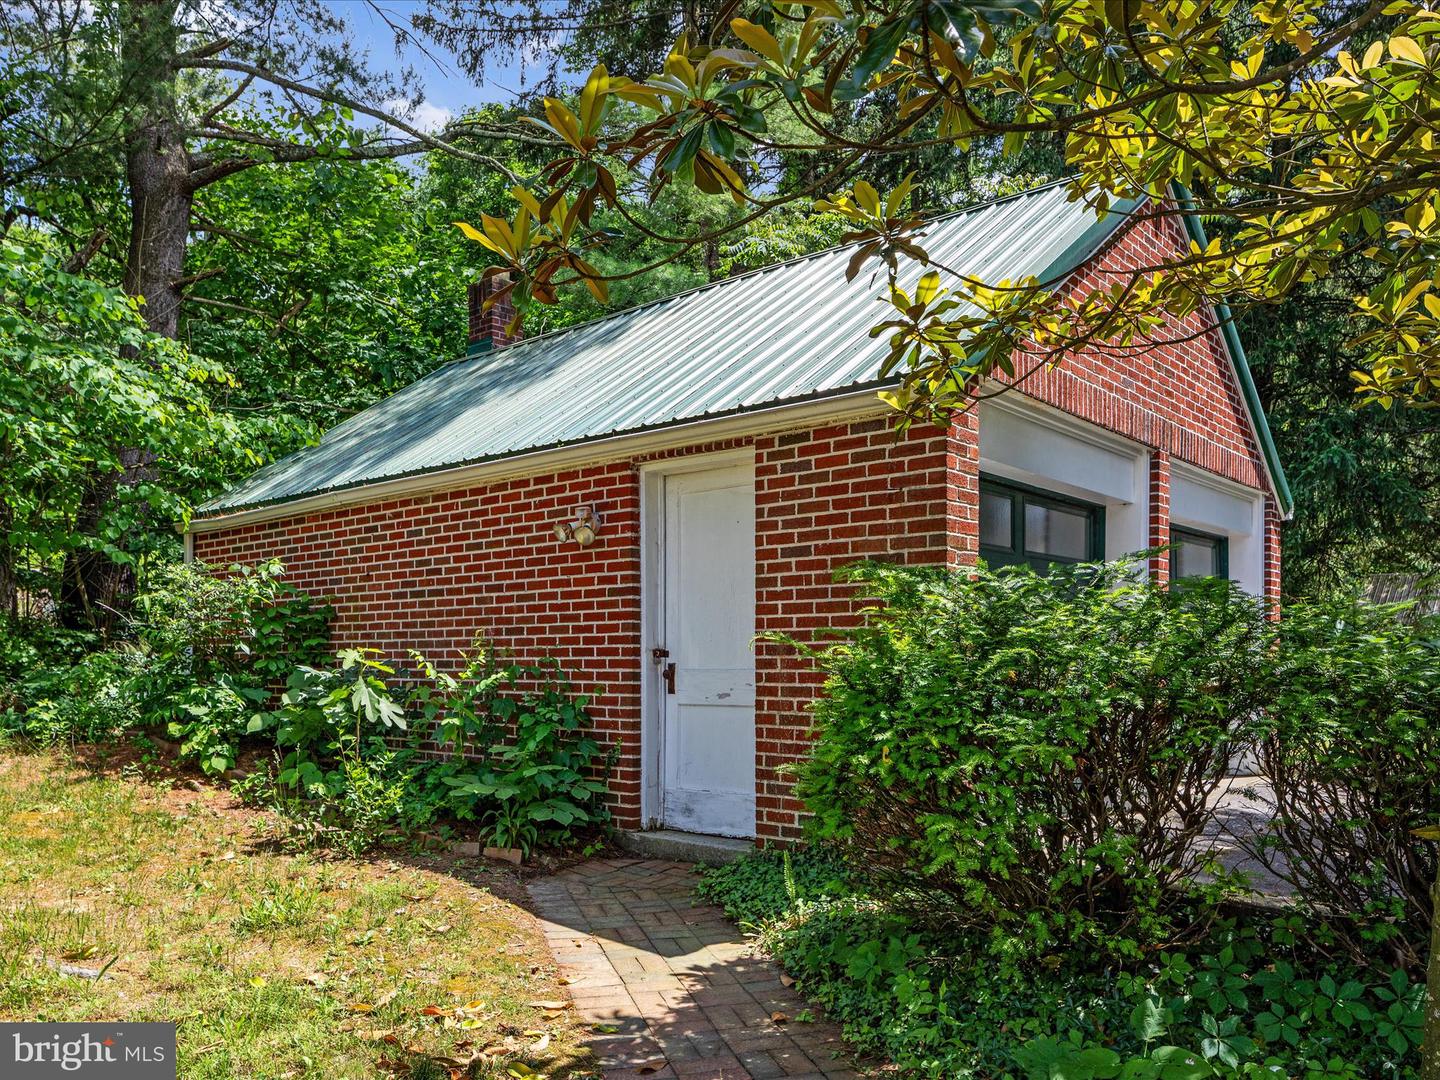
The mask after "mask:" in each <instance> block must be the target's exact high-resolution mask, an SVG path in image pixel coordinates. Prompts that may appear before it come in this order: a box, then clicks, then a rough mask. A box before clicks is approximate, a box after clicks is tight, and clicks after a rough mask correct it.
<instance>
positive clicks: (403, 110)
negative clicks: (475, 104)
mask: <svg viewBox="0 0 1440 1080" xmlns="http://www.w3.org/2000/svg"><path fill="white" fill-rule="evenodd" d="M384 108H385V110H386V111H387V112H389V113H393V114H394V115H395V116H398V117H400V119H402V120H404V121H405V122H406V123H408V124H410V125H411V126H413V127H417V128H419V129H420V130H421V131H439V130H440V129H441V128H443V127H444V126H445V125H446V124H448V123H449V122H450V121H451V120H452V119H454V117H455V114H454V113H452V112H451V111H450V110H449V109H447V108H445V106H443V105H436V104H433V103H432V102H429V101H422V102H421V103H420V104H419V105H414V106H412V105H410V104H409V103H408V102H406V101H405V99H404V98H393V99H391V100H390V101H387V102H385V103H384Z"/></svg>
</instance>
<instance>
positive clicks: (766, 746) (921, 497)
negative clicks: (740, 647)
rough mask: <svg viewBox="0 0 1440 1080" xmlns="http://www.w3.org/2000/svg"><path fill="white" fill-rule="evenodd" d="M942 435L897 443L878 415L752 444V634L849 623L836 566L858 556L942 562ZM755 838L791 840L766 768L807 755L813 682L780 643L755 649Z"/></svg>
mask: <svg viewBox="0 0 1440 1080" xmlns="http://www.w3.org/2000/svg"><path fill="white" fill-rule="evenodd" d="M945 444H946V438H945V433H944V432H942V431H940V430H938V429H935V428H929V427H915V428H912V429H911V430H910V432H909V433H908V434H907V435H906V436H904V437H903V438H897V436H896V434H895V432H894V431H893V430H892V429H891V427H890V425H889V424H888V423H887V422H886V421H885V420H883V419H881V420H868V421H864V422H862V423H855V424H848V425H844V426H836V427H829V428H820V429H817V430H814V431H802V432H794V433H791V434H787V435H778V436H771V437H767V438H764V439H760V440H757V441H756V444H755V502H756V506H755V514H756V522H755V562H756V566H755V571H756V575H755V579H756V597H755V601H756V607H755V612H756V619H755V621H756V629H757V631H758V632H759V633H762V634H764V633H780V634H785V635H787V636H789V637H794V638H798V639H800V640H814V638H815V635H816V632H817V631H820V630H823V629H824V628H826V627H830V626H842V625H847V624H852V623H853V622H854V620H855V615H854V612H855V604H854V603H853V602H852V600H851V596H852V593H853V589H852V588H851V587H850V586H847V585H840V584H837V583H836V582H835V580H834V578H835V571H836V570H838V569H839V568H840V567H842V566H844V565H846V564H848V563H852V562H855V561H856V560H858V559H863V558H885V559H889V560H891V561H897V562H909V563H943V562H944V561H945V557H946V551H947V548H948V540H947V528H948V525H947V510H946V508H947V505H948V504H947V501H946V491H947V483H948V474H947V470H946V456H945ZM755 676H756V678H755V684H756V697H755V747H756V757H757V759H758V760H757V762H756V819H757V820H756V832H757V834H758V835H760V836H765V837H793V836H795V835H798V833H799V825H800V820H799V817H800V812H801V807H800V804H799V802H798V801H797V800H796V799H795V798H794V796H793V795H792V794H791V788H792V782H791V780H790V778H789V777H787V776H782V775H781V774H779V773H778V772H777V771H776V768H777V766H779V765H782V764H785V763H787V762H792V761H795V760H797V759H799V758H801V757H803V756H804V755H805V753H806V748H805V747H806V742H807V740H808V734H807V732H808V728H809V718H808V713H807V706H808V704H809V702H810V701H811V700H812V699H813V698H814V697H815V693H816V690H817V688H818V687H819V685H820V680H819V678H818V676H817V675H816V673H815V672H814V671H813V670H812V669H811V668H810V667H809V665H807V664H806V663H804V662H803V661H802V660H800V659H799V658H798V657H797V656H796V655H795V653H794V651H793V650H792V649H791V648H789V647H788V646H785V645H781V644H777V643H774V642H766V641H761V642H758V643H757V645H756V649H755Z"/></svg>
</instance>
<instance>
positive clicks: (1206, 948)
mask: <svg viewBox="0 0 1440 1080" xmlns="http://www.w3.org/2000/svg"><path fill="white" fill-rule="evenodd" d="M808 861H809V856H807V855H805V854H799V855H797V856H796V857H795V860H794V866H795V877H796V878H797V879H801V878H803V877H805V876H808V873H809V872H808V871H806V870H804V869H802V868H803V867H805V865H806V863H807V862H808ZM828 861H829V860H828V858H826V857H821V860H820V861H819V865H818V867H817V869H819V870H821V872H822V874H823V868H824V867H825V866H826V864H827V863H828ZM777 865H779V866H781V867H782V868H783V865H784V864H783V861H781V860H779V859H777V858H776V857H775V856H774V855H773V854H768V855H766V854H761V855H756V856H747V857H746V858H744V859H741V860H739V861H737V862H736V863H734V864H731V865H730V866H728V867H725V868H722V869H719V870H712V871H707V873H706V874H705V876H704V879H703V882H702V886H701V889H702V894H703V895H705V896H706V897H707V898H708V899H711V900H714V901H715V902H717V903H720V904H722V905H723V906H725V907H726V908H727V909H738V908H741V907H745V906H749V905H752V904H754V902H755V897H756V895H757V889H756V883H757V882H765V883H766V887H765V889H764V893H765V897H766V899H765V901H764V903H765V905H766V906H768V907H772V908H773V907H774V906H776V905H777V904H778V899H777V896H778V895H785V896H787V898H788V897H789V896H790V895H792V891H790V890H787V889H785V887H784V885H783V883H782V884H781V885H780V888H779V890H778V893H777V890H776V888H775V885H774V882H775V877H776V875H775V873H774V869H775V867H776V866H777ZM827 876H828V875H827ZM823 888H824V891H826V892H827V893H830V894H831V898H829V899H825V900H823V901H818V902H816V901H810V900H806V899H805V898H804V897H803V896H800V895H799V892H800V890H794V891H793V895H795V899H794V900H791V901H789V902H788V904H787V906H785V907H784V908H783V910H781V911H780V913H779V914H777V915H776V916H774V917H771V918H768V919H766V920H765V921H764V922H763V924H762V928H761V941H762V943H763V944H764V946H765V947H766V949H767V950H768V951H769V952H770V953H771V954H772V955H773V956H775V957H776V958H777V959H778V960H779V961H780V962H781V963H782V965H783V966H784V967H785V968H786V970H787V971H789V972H790V974H791V975H793V976H795V977H796V978H797V980H798V981H799V988H800V989H801V990H802V991H803V992H804V993H806V994H807V995H809V996H811V997H812V998H815V999H817V1000H818V1001H819V1002H820V1003H821V1004H823V1005H824V1007H825V1009H826V1012H827V1013H828V1014H829V1015H830V1016H831V1017H832V1018H834V1019H837V1020H839V1021H840V1022H841V1023H842V1024H843V1025H844V1026H845V1029H846V1035H847V1037H848V1038H850V1039H851V1040H853V1041H854V1042H855V1043H856V1044H857V1045H858V1046H860V1047H861V1048H863V1049H866V1050H869V1051H872V1052H875V1053H877V1054H880V1055H883V1056H884V1057H886V1058H888V1059H890V1060H891V1061H893V1062H895V1063H896V1065H897V1066H898V1068H899V1070H900V1073H901V1074H902V1075H914V1076H929V1077H944V1078H947V1080H950V1078H955V1080H961V1078H973V1080H979V1078H986V1080H998V1078H1017V1080H1018V1078H1022V1077H1023V1078H1025V1080H1029V1078H1032V1077H1035V1078H1040V1077H1044V1078H1046V1080H1051V1078H1060V1077H1064V1078H1081V1077H1087V1076H1093V1077H1096V1078H1099V1077H1126V1078H1130V1080H1146V1078H1150V1080H1172V1078H1176V1077H1196V1078H1200V1077H1217V1076H1218V1077H1275V1078H1280V1077H1307V1078H1311V1080H1377V1078H1383V1077H1407V1076H1412V1075H1413V1070H1414V1066H1415V1062H1416V1057H1417V1054H1416V1047H1417V1045H1418V1042H1419V1024H1420V1020H1421V1007H1422V1005H1423V1001H1424V987H1423V985H1422V984H1420V983H1418V982H1412V981H1411V980H1410V979H1409V978H1408V977H1407V976H1406V975H1405V974H1404V973H1403V972H1401V971H1399V970H1392V971H1385V970H1375V969H1372V968H1367V967H1363V966H1359V965H1354V964H1351V963H1349V962H1346V961H1341V960H1336V959H1334V957H1333V956H1331V955H1329V954H1330V953H1331V952H1332V949H1333V944H1334V942H1333V940H1331V939H1329V938H1328V937H1327V936H1326V935H1325V934H1324V931H1323V928H1321V930H1320V931H1319V932H1318V933H1317V931H1316V929H1315V928H1314V927H1313V926H1312V925H1311V924H1310V923H1309V922H1308V921H1307V920H1305V919H1304V918H1302V917H1299V916H1295V915H1284V916H1282V915H1276V914H1274V913H1265V912H1258V911H1245V912H1242V913H1241V914H1240V915H1239V916H1233V917H1227V918H1225V919H1222V920H1219V921H1217V922H1216V923H1213V924H1212V925H1211V926H1210V928H1209V929H1208V931H1207V933H1206V935H1205V936H1204V937H1203V938H1201V939H1200V940H1197V941H1195V942H1194V943H1192V944H1190V945H1187V946H1183V947H1179V946H1177V947H1167V948H1162V949H1158V950H1155V951H1153V952H1152V953H1151V954H1150V955H1149V956H1147V958H1146V959H1145V961H1144V962H1143V963H1142V964H1139V965H1132V966H1131V967H1130V968H1129V969H1125V968H1120V967H1117V966H1115V965H1106V964H1105V963H1103V960H1102V958H1100V957H1098V956H1097V955H1096V954H1095V953H1094V952H1093V951H1090V950H1085V949H1073V950H1068V951H1066V952H1064V953H1063V954H1057V955H1056V956H1054V957H1053V958H1052V962H1051V963H1047V964H1042V965H1037V966H1035V968H1034V969H1033V970H1031V971H1027V972H1018V971H1015V970H1014V969H1010V968H1007V967H1005V966H1003V965H997V964H995V963H994V962H993V961H992V960H991V958H990V956H989V954H988V953H987V945H988V940H987V937H986V934H985V933H984V931H983V930H980V929H962V930H960V931H958V932H936V931H934V930H932V929H929V928H927V927H924V926H921V925H918V924H916V923H915V922H914V921H913V920H912V919H910V918H909V917H908V916H906V915H905V914H902V913H900V912H897V911H896V910H894V909H893V908H892V907H891V906H890V905H889V904H888V903H887V902H885V900H882V899H877V898H874V897H870V896H864V895H850V896H845V895H835V894H834V892H833V890H832V889H831V888H830V886H829V885H826V886H824V887H823ZM1087 1070H1088V1071H1087Z"/></svg>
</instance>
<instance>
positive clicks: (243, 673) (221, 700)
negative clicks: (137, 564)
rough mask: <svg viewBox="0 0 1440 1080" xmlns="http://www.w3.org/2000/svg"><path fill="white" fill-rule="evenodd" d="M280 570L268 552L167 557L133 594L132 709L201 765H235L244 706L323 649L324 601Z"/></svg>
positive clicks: (254, 704)
mask: <svg viewBox="0 0 1440 1080" xmlns="http://www.w3.org/2000/svg"><path fill="white" fill-rule="evenodd" d="M281 574H282V568H281V566H280V564H279V562H275V561H272V562H268V563H263V564H261V565H259V566H256V567H248V566H235V567H232V568H231V570H230V572H229V573H228V574H225V575H216V574H215V573H214V572H213V571H212V569H211V568H210V567H208V566H206V565H205V564H203V563H188V564H176V565H172V566H167V567H163V568H160V569H159V570H157V571H156V572H155V574H154V575H153V576H152V578H151V581H150V582H149V583H148V587H147V588H146V589H145V590H144V591H143V592H142V593H141V594H140V595H139V596H138V597H137V598H136V614H137V622H136V639H137V642H138V646H139V655H138V657H137V659H136V668H135V674H134V675H133V677H132V679H131V681H130V690H131V692H132V693H133V694H134V696H135V698H136V700H137V708H138V709H139V711H140V713H141V715H142V717H143V718H144V721H143V722H144V723H146V724H147V725H151V726H160V725H162V724H163V725H164V727H165V729H166V734H168V735H169V736H170V737H171V738H173V739H177V740H178V741H179V742H180V745H181V751H182V753H183V754H185V755H186V756H187V757H191V758H193V759H194V760H195V761H197V762H198V763H199V764H200V766H201V768H202V769H204V770H205V771H206V772H211V773H220V772H224V771H225V770H226V769H229V768H232V767H233V766H234V764H235V756H236V754H237V753H238V751H239V743H240V739H241V737H242V736H243V735H244V734H245V733H246V729H247V727H248V724H249V718H250V714H253V713H254V712H256V711H258V710H260V709H262V708H263V707H264V705H265V704H266V703H267V702H268V701H269V699H270V697H271V692H272V690H274V689H275V688H276V687H277V685H278V684H281V683H283V681H284V680H285V678H286V677H287V676H288V674H289V673H290V671H291V670H292V669H293V668H295V666H296V665H305V664H315V663H318V662H322V661H323V660H324V659H325V658H326V646H327V644H328V641H329V621H330V618H331V616H332V614H333V611H332V609H331V608H330V607H329V606H328V605H323V604H320V603H317V602H316V601H315V600H314V599H313V598H312V597H310V596H309V595H307V594H305V593H303V592H300V591H299V590H297V589H295V588H293V587H291V586H289V585H287V584H285V582H284V581H283V580H282V579H281Z"/></svg>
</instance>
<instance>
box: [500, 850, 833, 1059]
mask: <svg viewBox="0 0 1440 1080" xmlns="http://www.w3.org/2000/svg"><path fill="white" fill-rule="evenodd" d="M528 888H529V890H530V896H531V899H532V900H533V902H534V911H535V914H536V915H537V916H538V917H539V919H540V925H541V928H542V929H543V930H544V932H545V938H546V941H547V942H548V943H549V945H550V950H551V952H552V953H554V955H555V959H556V962H557V963H558V964H559V966H560V973H561V975H562V976H564V978H565V979H566V980H567V982H568V988H569V991H570V994H571V997H572V998H573V999H574V1002H575V1009H576V1011H577V1012H578V1014H579V1015H580V1017H581V1019H583V1020H584V1021H585V1022H586V1023H587V1024H588V1025H590V1026H591V1030H592V1031H593V1032H594V1033H595V1035H594V1038H593V1039H592V1040H591V1046H592V1047H593V1049H594V1051H595V1053H596V1055H597V1056H598V1057H599V1059H600V1064H601V1067H602V1068H603V1069H604V1070H605V1072H604V1075H605V1077H606V1080H631V1078H632V1077H633V1078H635V1080H665V1078H670V1077H684V1078H687V1080H689V1078H695V1080H768V1078H772V1077H791V1078H796V1080H839V1078H846V1077H859V1076H861V1075H862V1073H861V1072H859V1071H857V1070H856V1068H855V1066H854V1065H852V1064H850V1063H848V1062H847V1060H846V1059H845V1050H844V1047H843V1046H842V1044H841V1041H840V1032H839V1029H838V1028H837V1027H836V1026H835V1025H833V1024H829V1023H824V1022H809V1023H803V1022H799V1021H797V1020H796V1017H797V1016H799V1015H801V1014H802V1012H803V1010H804V1009H805V1008H806V1003H805V999H804V998H803V997H801V996H800V995H799V994H798V993H796V992H795V990H793V989H791V988H789V987H787V986H785V985H784V983H783V982H782V981H781V979H780V971H779V969H778V968H777V967H776V966H775V965H774V964H773V963H771V962H770V961H768V960H766V959H765V958H763V957H760V956H756V955H754V951H753V949H752V947H751V946H750V945H749V944H748V943H747V942H746V941H745V939H744V937H743V936H742V935H741V933H740V931H739V930H737V929H736V928H735V926H734V925H733V924H732V923H730V922H729V921H728V920H727V919H726V918H725V917H724V915H723V914H722V913H721V911H720V909H719V908H715V907H708V906H697V905H696V903H695V901H694V899H693V893H694V889H695V875H694V873H693V871H692V870H691V868H690V867H689V866H687V865H685V864H683V863H673V862H660V861H655V860H646V859H628V858H619V859H596V860H592V861H590V862H585V863H581V864H579V865H576V866H572V867H570V868H568V869H566V870H562V871H560V872H559V873H558V874H555V875H553V876H550V877H545V878H537V879H535V880H533V881H531V882H530V883H529V885H528Z"/></svg>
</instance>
